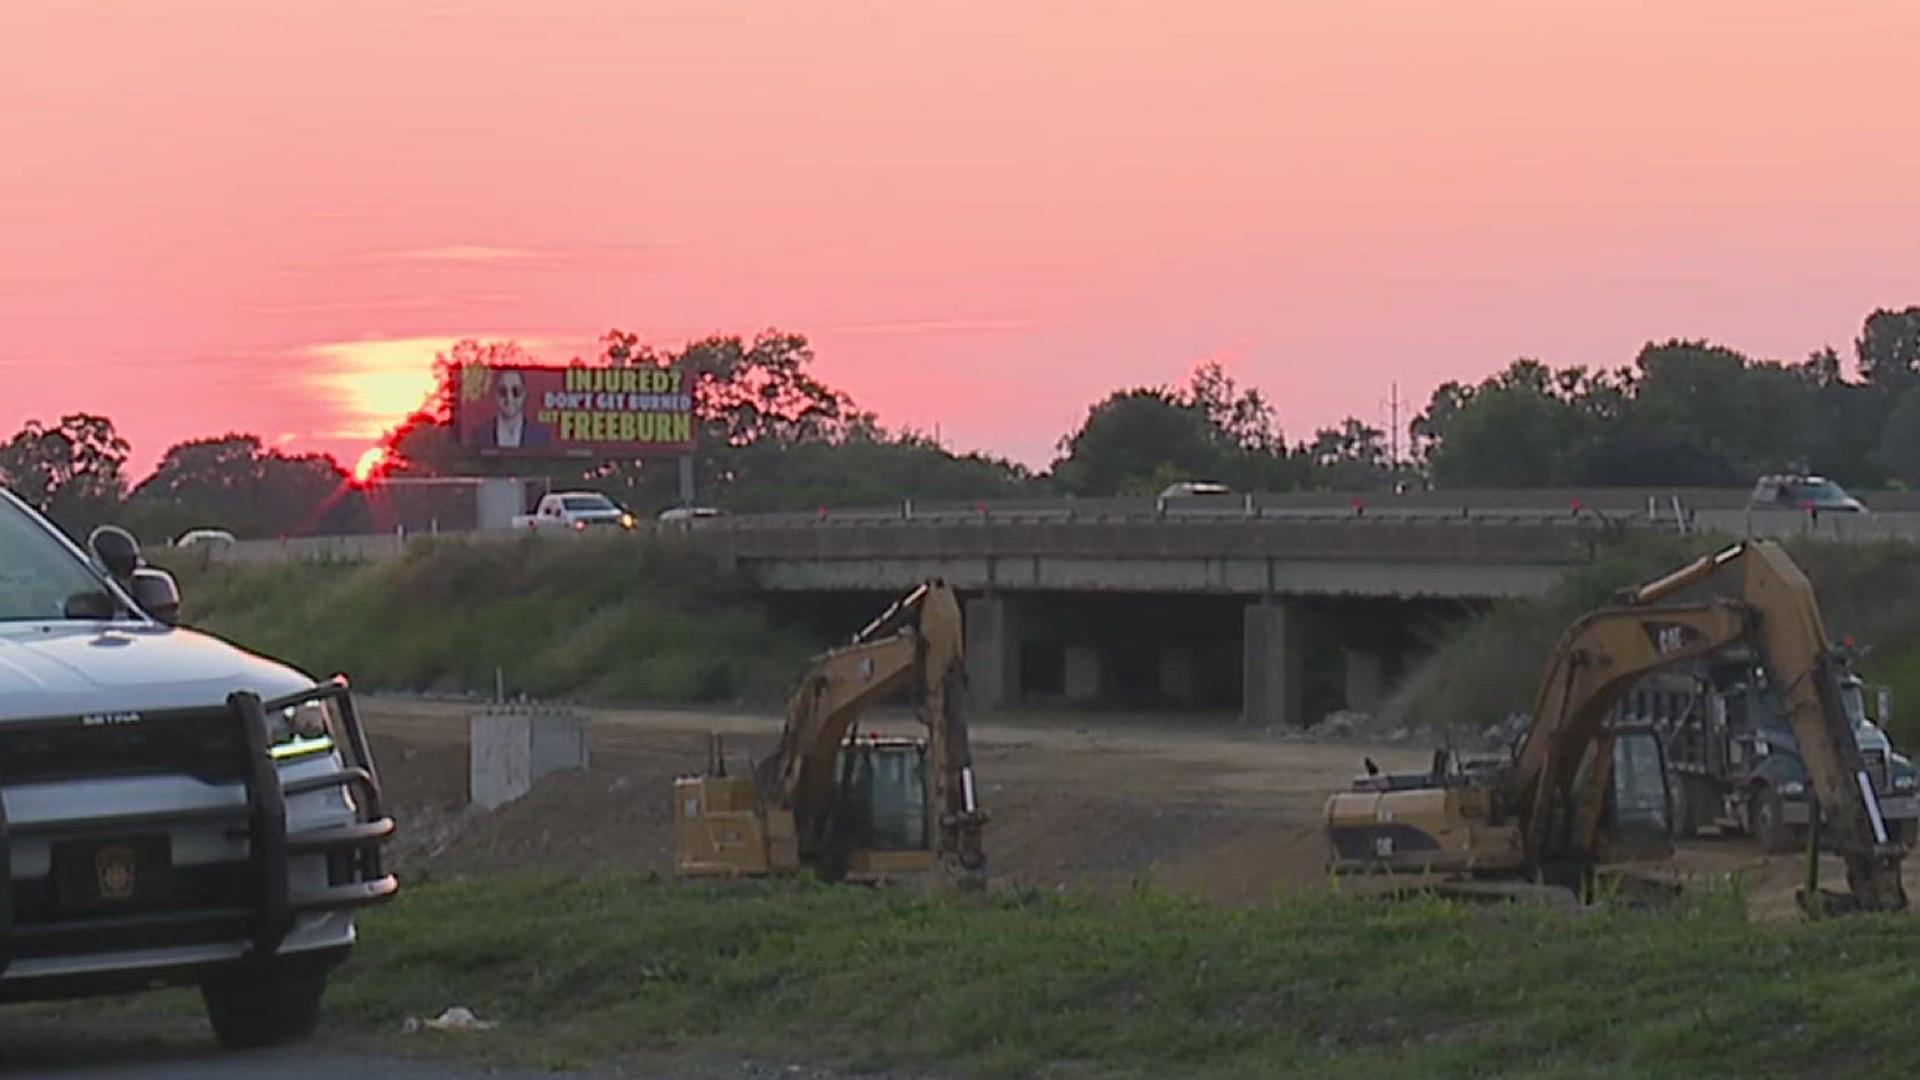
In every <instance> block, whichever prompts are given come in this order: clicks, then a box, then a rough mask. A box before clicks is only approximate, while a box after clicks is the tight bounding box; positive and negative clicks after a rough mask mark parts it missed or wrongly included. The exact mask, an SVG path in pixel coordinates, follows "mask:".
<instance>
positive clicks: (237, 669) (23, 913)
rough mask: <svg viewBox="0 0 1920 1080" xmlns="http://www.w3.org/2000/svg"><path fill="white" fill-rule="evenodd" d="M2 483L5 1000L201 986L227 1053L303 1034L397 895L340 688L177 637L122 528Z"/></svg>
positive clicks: (172, 610) (157, 582)
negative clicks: (363, 918) (70, 523)
mask: <svg viewBox="0 0 1920 1080" xmlns="http://www.w3.org/2000/svg"><path fill="white" fill-rule="evenodd" d="M88 547H89V548H90V549H91V550H90V552H89V551H87V550H83V549H81V548H80V547H79V546H77V545H76V544H74V543H73V542H72V541H71V540H69V539H67V537H66V536H65V535H64V534H62V533H61V532H59V530H57V529H56V528H55V527H54V526H53V525H52V524H51V523H49V522H48V521H47V520H46V519H45V518H43V517H41V516H40V515H39V514H38V513H37V512H35V511H34V510H32V509H31V508H29V507H28V506H27V505H26V504H24V503H23V502H21V501H20V500H19V499H17V498H16V497H14V496H13V495H12V494H11V493H10V492H8V491H6V490H5V489H0V886H4V888H0V1001H27V1000H35V999H41V998H52V997H71V996H83V995H91V994H102V993H124V992H127V991H132V990H141V989H146V988H149V987H155V986H162V985H169V984H189V985H198V986H199V987H200V989H201V994H202V997H203V998H204V1000H205V1002H206V1007H207V1013H208V1015H209V1017H210V1018H211V1020H212V1022H213V1030H214V1032H215V1034H216V1035H217V1037H218V1038H219V1039H220V1041H221V1042H222V1043H224V1044H226V1045H229V1046H261V1045H268V1044H273V1043H279V1042H285V1041H290V1040H293V1039H297V1038H300V1037H302V1036H304V1035H306V1034H307V1033H308V1032H310V1031H311V1030H312V1028H313V1026H314V1022H315V1020H316V1018H317V1016H318V1014H319V1008H320V996H321V992H322V990H323V988H324V986H325V983H326V977H327V973H328V971H329V970H331V968H332V967H333V965H334V964H336V963H338V962H339V961H340V960H342V959H344V958H345V957H346V954H347V952H348V950H349V949H350V948H351V946H352V945H353V942H354V920H353V912H354V910H355V909H356V908H359V907H361V906H364V905H367V904H373V903H378V902H380V901H383V900H386V899H388V898H389V897H391V896H393V895H394V893H395V892H396V891H397V890H398V889H399V884H398V882H397V881H396V880H395V879H394V877H393V875H392V874H389V873H387V872H386V871H385V870H384V869H383V867H382V865H381V846H382V845H383V844H384V843H385V841H386V840H387V838H388V837H389V836H390V835H391V834H392V833H393V829H394V823H393V819H392V818H390V817H388V816H387V815H386V813H385V811H384V810H383V809H382V801H381V793H380V785H379V779H378V774H377V772H376V770H375V767H374V763H373V757H372V754H371V753H370V751H369V749H368V746H367V740H366V735H365V732H364V731H363V730H362V729H361V727H360V723H359V719H358V717H357V716H356V714H355V712H354V707H353V699H352V696H351V695H350V694H349V693H348V690H347V685H346V682H345V681H344V680H342V679H334V680H331V681H329V682H324V683H318V682H315V681H314V680H313V679H311V678H309V677H307V676H306V675H303V674H301V673H300V672H298V671H295V670H294V669H292V668H289V667H287V666H285V665H283V664H279V663H276V662H274V661H272V660H268V659H266V658H264V657H260V656H256V655H254V654H252V653H249V652H246V651H244V650H242V649H239V648H237V647H235V646H233V645H230V644H228V643H226V642H224V641H221V640H219V639H217V638H214V637H210V636H208V635H205V634H199V633H195V632H193V631H191V630H186V629H181V628H179V627H177V626H175V625H173V624H174V622H175V621H176V620H177V619H178V617H179V605H180V595H179V591H178V589H177V587H176V585H175V583H174V580H173V578H172V577H171V575H169V574H167V573H166V572H164V571H162V570H158V569H155V568H152V567H149V566H146V565H145V564H144V560H143V559H142V558H141V556H140V549H139V546H138V544H137V543H136V542H135V541H134V539H133V537H132V536H131V535H130V534H128V533H127V532H125V531H123V530H120V529H114V528H103V529H99V530H95V532H94V534H93V535H92V536H91V537H90V538H89V540H88Z"/></svg>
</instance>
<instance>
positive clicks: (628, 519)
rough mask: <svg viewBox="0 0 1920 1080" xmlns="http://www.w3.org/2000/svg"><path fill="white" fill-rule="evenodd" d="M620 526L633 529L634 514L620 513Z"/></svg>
mask: <svg viewBox="0 0 1920 1080" xmlns="http://www.w3.org/2000/svg"><path fill="white" fill-rule="evenodd" d="M620 527H621V528H623V529H631V528H633V515H632V514H621V515H620Z"/></svg>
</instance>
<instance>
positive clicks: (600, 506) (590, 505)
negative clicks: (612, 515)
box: [560, 495, 613, 510]
mask: <svg viewBox="0 0 1920 1080" xmlns="http://www.w3.org/2000/svg"><path fill="white" fill-rule="evenodd" d="M560 505H562V506H564V507H566V508H567V509H569V510H611V509H613V500H611V499H609V498H607V497H606V496H604V495H569V496H567V497H566V498H564V499H561V500H560Z"/></svg>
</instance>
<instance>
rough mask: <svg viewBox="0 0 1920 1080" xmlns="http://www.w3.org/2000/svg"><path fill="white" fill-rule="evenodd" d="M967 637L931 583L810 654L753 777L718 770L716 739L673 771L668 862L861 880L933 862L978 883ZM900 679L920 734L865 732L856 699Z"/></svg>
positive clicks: (944, 592) (698, 868)
mask: <svg viewBox="0 0 1920 1080" xmlns="http://www.w3.org/2000/svg"><path fill="white" fill-rule="evenodd" d="M963 641H964V638H963V635H962V628H961V617H960V603H959V600H958V599H957V598H956V597H955V596H954V593H953V590H952V589H951V588H949V587H948V586H946V585H945V584H944V583H942V582H939V581H931V582H928V583H926V584H924V585H922V586H920V587H919V588H917V589H915V590H914V591H913V593H912V594H910V595H909V596H907V597H906V598H905V599H903V600H901V601H899V602H898V603H896V604H894V605H893V606H892V607H890V608H888V609H887V610H886V611H885V612H883V613H882V614H881V615H880V616H879V617H878V618H876V619H875V620H873V622H871V623H869V624H868V625H867V626H866V628H865V629H863V630H861V631H860V632H859V633H858V634H856V635H854V638H853V641H852V643H851V644H849V645H847V646H845V647H844V648H839V649H835V650H833V651H831V652H828V653H826V654H825V655H823V656H821V657H819V658H818V659H817V660H816V662H815V663H814V665H813V667H812V669H811V670H809V671H808V672H807V674H806V676H805V677H804V678H802V679H801V681H800V686H799V688H798V689H797V690H795V691H794V693H793V697H792V698H791V700H790V701H789V702H788V705H787V718H786V726H785V728H784V729H783V730H782V732H781V734H780V743H779V746H778V748H777V749H776V750H775V751H774V753H773V755H772V756H771V757H768V758H766V759H765V760H763V761H761V762H760V763H759V764H758V765H757V766H755V767H753V768H751V769H750V770H749V772H750V775H748V776H729V775H727V773H726V755H725V751H724V748H723V747H722V746H721V745H720V743H719V740H718V738H717V737H716V738H715V739H714V740H713V742H712V743H710V744H709V745H710V752H709V761H708V767H707V771H706V772H705V773H704V774H702V775H699V776H683V777H680V778H679V779H677V780H676V781H675V782H674V866H675V869H676V870H677V871H678V873H680V874H681V875H683V876H687V877H751V876H759V875H768V874H791V873H797V872H798V871H800V870H801V869H803V868H806V869H811V870H813V871H814V872H815V873H817V874H819V875H820V876H822V877H824V878H827V879H830V880H843V879H844V880H851V881H869V882H871V881H884V880H889V879H893V878H897V877H901V876H908V875H919V874H923V873H926V872H928V871H932V870H934V869H935V868H936V866H937V867H938V868H939V869H940V870H941V871H943V873H944V875H945V877H946V878H947V879H948V880H950V881H952V882H954V883H955V884H957V885H959V886H960V887H963V888H972V887H978V886H980V885H982V884H984V883H985V879H986V865H987V860H986V854H985V851H984V849H983V848H982V845H981V832H982V830H983V828H984V827H985V825H986V821H987V816H986V814H985V813H984V812H982V811H981V809H980V805H979V792H978V788H977V787H976V785H975V783H974V776H973V755H972V751H971V749H970V747H969V746H968V739H967V725H966V720H965V718H964V717H963V716H962V715H961V710H962V707H963V704H964V701H965V696H966V694H965V688H966V667H965V662H964V652H963V649H964V646H963ZM901 690H906V691H907V692H908V693H909V695H910V696H911V699H912V702H913V705H914V711H915V713H916V715H917V717H918V719H919V720H920V722H921V724H922V725H923V726H924V728H925V734H924V737H915V738H902V737H897V736H876V735H861V734H860V733H859V732H858V730H857V726H858V722H859V716H860V713H861V710H863V709H865V708H867V707H869V706H871V705H873V704H875V703H877V702H880V701H881V700H883V699H885V698H887V697H888V696H889V695H892V694H895V693H897V692H899V691H901Z"/></svg>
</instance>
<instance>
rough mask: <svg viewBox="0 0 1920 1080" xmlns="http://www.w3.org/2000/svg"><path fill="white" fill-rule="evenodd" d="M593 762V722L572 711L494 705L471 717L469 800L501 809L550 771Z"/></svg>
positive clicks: (468, 737) (468, 736) (468, 764)
mask: <svg viewBox="0 0 1920 1080" xmlns="http://www.w3.org/2000/svg"><path fill="white" fill-rule="evenodd" d="M586 767H587V721H586V718H585V717H582V716H579V715H577V714H575V713H573V712H571V711H568V710H558V709H543V708H513V707H501V708H491V709H487V710H486V711H484V712H478V713H475V714H473V715H472V716H471V717H469V718H468V723H467V799H468V801H469V802H472V803H474V804H475V805H477V806H481V807H484V808H486V809H488V810H493V809H497V808H498V807H501V806H505V805H506V804H507V803H510V802H512V801H514V800H515V799H518V798H520V797H521V796H523V795H525V794H527V792H529V791H532V790H533V785H534V783H535V782H536V781H538V780H539V779H540V778H541V777H543V776H546V775H547V774H549V773H554V772H560V771H563V770H567V769H584V768H586Z"/></svg>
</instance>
